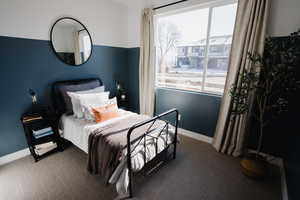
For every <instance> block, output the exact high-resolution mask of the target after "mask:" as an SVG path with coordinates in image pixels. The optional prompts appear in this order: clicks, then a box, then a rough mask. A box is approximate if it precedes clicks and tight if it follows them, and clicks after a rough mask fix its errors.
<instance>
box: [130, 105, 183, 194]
mask: <svg viewBox="0 0 300 200" xmlns="http://www.w3.org/2000/svg"><path fill="white" fill-rule="evenodd" d="M172 113H176V119H175V133H174V139H173V142H172V143H171V144H167V143H168V135H169V123H170V122H167V121H164V122H165V123H166V124H165V125H164V127H163V128H162V130H161V131H160V133H159V134H158V136H157V137H154V136H151V135H149V134H150V133H152V130H151V128H152V127H153V125H154V124H155V122H157V120H160V119H161V118H162V117H165V116H167V115H170V114H172ZM178 114H179V113H178V110H177V109H176V108H173V109H171V110H169V111H167V112H164V113H162V114H160V115H157V116H155V117H153V118H151V119H149V120H146V121H143V122H140V123H138V124H135V125H133V126H132V127H131V128H130V129H129V130H128V132H127V167H128V176H129V185H128V192H129V198H132V197H133V189H132V187H133V186H132V182H133V181H132V179H133V171H132V164H131V157H132V155H131V153H132V152H133V151H134V150H135V148H136V147H137V146H138V145H139V144H140V143H141V142H142V141H144V156H143V157H144V167H145V166H146V164H147V163H148V162H149V161H148V162H146V137H147V136H148V137H152V138H155V139H156V143H155V144H156V149H155V150H156V151H155V153H156V155H155V157H156V156H157V153H158V152H157V139H158V138H159V137H160V135H161V134H162V133H163V131H164V130H166V138H167V139H166V147H165V149H168V148H169V146H171V145H173V146H174V148H173V155H172V156H173V159H175V158H176V147H177V129H178ZM149 124H150V126H149V127H148V128H147V131H146V132H145V133H144V134H143V135H141V136H140V137H138V138H136V139H134V140H133V141H132V140H131V135H132V132H133V131H134V130H135V129H136V128H139V127H141V126H145V125H149ZM135 142H137V144H135V146H134V147H133V148H132V147H131V145H132V144H134V143H135ZM155 157H154V158H155ZM144 167H143V168H144Z"/></svg>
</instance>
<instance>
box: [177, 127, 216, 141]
mask: <svg viewBox="0 0 300 200" xmlns="http://www.w3.org/2000/svg"><path fill="white" fill-rule="evenodd" d="M178 134H180V135H184V136H187V137H190V138H193V139H195V140H199V141H201V142H206V143H209V144H211V143H212V137H208V136H206V135H203V134H200V133H196V132H193V131H189V130H186V129H183V128H178Z"/></svg>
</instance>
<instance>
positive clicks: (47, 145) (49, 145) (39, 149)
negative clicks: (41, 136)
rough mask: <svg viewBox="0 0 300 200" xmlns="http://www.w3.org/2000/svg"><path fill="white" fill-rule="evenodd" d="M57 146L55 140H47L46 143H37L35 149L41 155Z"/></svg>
mask: <svg viewBox="0 0 300 200" xmlns="http://www.w3.org/2000/svg"><path fill="white" fill-rule="evenodd" d="M56 147H57V144H55V143H54V142H47V143H44V144H39V145H36V146H35V148H34V151H35V153H36V154H37V155H39V156H41V155H43V154H45V153H47V152H49V151H51V150H53V149H55V148H56Z"/></svg>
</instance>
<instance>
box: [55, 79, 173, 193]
mask: <svg viewBox="0 0 300 200" xmlns="http://www.w3.org/2000/svg"><path fill="white" fill-rule="evenodd" d="M102 85H103V84H102V81H101V80H100V79H98V78H92V79H82V80H71V81H59V82H55V83H54V84H53V87H52V89H53V91H52V93H53V94H52V96H53V103H54V108H55V110H56V112H57V113H58V115H60V116H61V117H60V127H61V129H62V137H63V138H65V139H66V140H68V141H70V142H72V143H73V144H74V145H75V146H77V147H78V148H80V149H81V150H82V151H84V152H85V153H87V154H88V164H87V169H88V171H89V172H90V173H92V174H100V175H103V176H104V177H105V178H106V180H107V183H110V184H114V185H115V186H116V190H117V192H118V194H119V197H118V198H124V197H129V198H132V196H133V173H134V172H137V171H143V170H147V171H152V170H153V169H155V168H157V166H159V165H161V163H163V162H164V161H166V160H168V159H167V158H169V157H172V158H173V159H175V158H176V146H177V127H178V111H177V109H171V110H169V111H167V112H165V113H162V114H160V115H158V116H155V117H149V116H145V115H139V114H137V113H133V112H130V111H125V110H121V109H119V110H118V112H120V113H121V115H120V116H118V117H116V118H113V119H109V120H107V121H104V122H101V123H95V122H93V121H86V120H82V119H78V118H76V117H74V116H73V115H72V113H70V112H69V111H68V106H70V105H71V104H72V103H71V100H70V97H69V96H68V95H67V92H70V91H71V92H76V91H83V90H89V89H93V88H96V87H99V86H102ZM165 117H168V119H169V118H170V117H174V123H173V125H172V124H171V123H170V122H169V121H167V120H162V119H165ZM162 154H163V155H164V156H163V157H164V158H165V159H163V160H160V162H159V163H158V165H154V166H151V167H149V166H150V163H151V165H153V164H152V163H153V162H152V161H153V160H155V159H156V158H157V157H161V155H162Z"/></svg>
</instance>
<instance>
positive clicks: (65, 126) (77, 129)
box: [61, 109, 136, 153]
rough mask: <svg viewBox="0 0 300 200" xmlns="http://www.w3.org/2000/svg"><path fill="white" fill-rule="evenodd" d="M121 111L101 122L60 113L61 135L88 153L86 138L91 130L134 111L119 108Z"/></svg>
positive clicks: (127, 115) (125, 116) (120, 118)
mask: <svg viewBox="0 0 300 200" xmlns="http://www.w3.org/2000/svg"><path fill="white" fill-rule="evenodd" d="M119 111H120V112H121V113H122V115H121V116H120V117H117V118H114V119H111V120H107V121H104V122H102V123H98V124H97V123H96V122H90V121H87V120H83V119H77V118H75V117H74V116H72V115H62V117H61V129H62V137H63V138H65V139H67V140H69V141H70V142H72V143H73V144H74V145H76V146H77V147H78V148H80V149H81V150H83V151H84V152H85V153H88V139H89V135H90V134H91V133H92V132H93V130H95V129H97V128H99V127H103V126H106V125H109V124H112V123H115V122H117V121H119V120H122V119H125V118H127V117H129V116H131V115H136V113H133V112H129V111H125V110H122V109H119Z"/></svg>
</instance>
